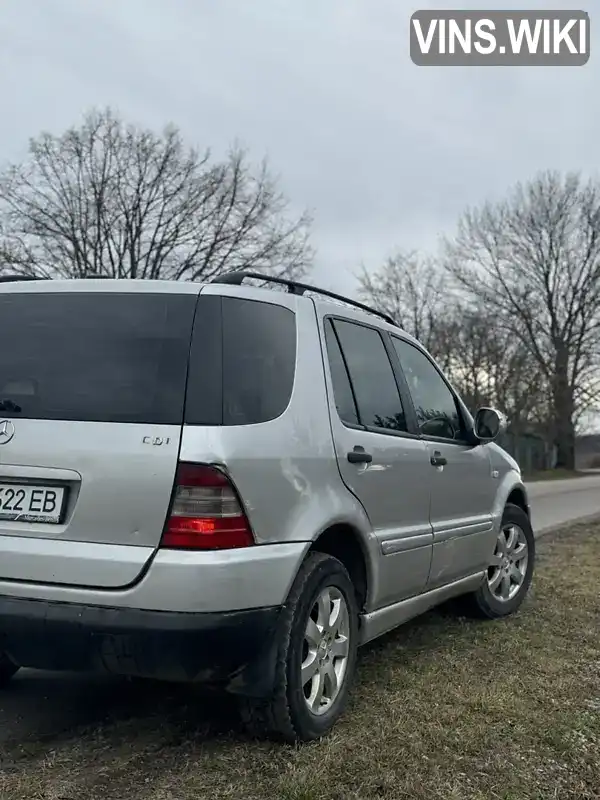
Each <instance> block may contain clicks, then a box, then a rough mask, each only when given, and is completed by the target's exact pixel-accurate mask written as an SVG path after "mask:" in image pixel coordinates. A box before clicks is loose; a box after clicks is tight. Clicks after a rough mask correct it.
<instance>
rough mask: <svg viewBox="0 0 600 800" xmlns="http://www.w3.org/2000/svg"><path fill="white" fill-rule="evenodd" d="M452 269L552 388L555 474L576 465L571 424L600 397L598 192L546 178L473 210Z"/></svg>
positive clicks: (574, 179) (571, 179)
mask: <svg viewBox="0 0 600 800" xmlns="http://www.w3.org/2000/svg"><path fill="white" fill-rule="evenodd" d="M447 254H448V262H447V266H448V269H449V271H450V273H451V275H452V276H453V277H454V279H455V280H457V281H458V283H459V285H460V286H461V287H462V288H463V290H465V292H466V294H467V296H468V297H470V298H471V299H472V301H477V302H478V303H481V304H483V305H484V306H485V307H486V308H488V309H490V311H492V312H493V313H494V314H495V316H496V318H497V320H498V325H499V326H500V327H502V328H504V329H506V330H509V331H510V332H511V333H512V334H513V335H514V336H515V337H517V338H518V339H519V340H520V341H521V342H522V343H523V345H524V346H525V347H526V349H527V351H528V352H529V353H530V354H531V356H532V357H533V359H534V360H535V363H536V365H537V367H538V368H539V371H540V372H541V375H542V377H543V380H544V381H545V382H546V384H547V386H548V391H549V394H550V398H551V404H552V409H551V411H552V423H553V424H552V427H553V431H552V433H553V437H554V441H555V444H556V447H557V466H559V467H566V468H569V469H572V468H573V467H574V463H575V425H576V421H577V414H578V413H580V412H582V411H584V410H585V407H586V406H589V403H590V402H591V401H592V398H593V396H595V393H596V390H597V384H596V385H594V375H596V376H597V368H598V354H599V353H600V186H599V185H598V183H597V182H596V181H588V182H583V181H582V179H581V178H580V176H578V175H575V174H569V175H567V176H566V177H565V178H563V177H561V176H560V175H558V174H556V173H544V174H541V175H539V176H538V177H537V178H535V179H534V180H532V181H531V182H529V183H527V184H524V185H522V184H520V185H518V186H517V187H516V188H515V189H514V191H513V192H512V193H511V195H510V196H509V198H508V199H507V200H506V201H504V202H499V203H495V204H486V205H485V206H483V208H481V209H479V210H474V211H467V212H466V213H465V214H464V215H463V217H462V219H461V220H460V224H459V229H458V233H457V236H456V238H455V239H454V240H453V241H451V242H449V243H448V247H447Z"/></svg>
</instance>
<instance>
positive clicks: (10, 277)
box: [0, 275, 47, 283]
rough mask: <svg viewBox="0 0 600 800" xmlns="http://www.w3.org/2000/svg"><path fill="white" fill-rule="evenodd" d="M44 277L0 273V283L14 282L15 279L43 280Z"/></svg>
mask: <svg viewBox="0 0 600 800" xmlns="http://www.w3.org/2000/svg"><path fill="white" fill-rule="evenodd" d="M45 280H47V279H46V278H36V277H35V276H34V275H0V283H15V282H16V281H45Z"/></svg>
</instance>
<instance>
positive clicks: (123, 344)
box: [0, 292, 196, 424]
mask: <svg viewBox="0 0 600 800" xmlns="http://www.w3.org/2000/svg"><path fill="white" fill-rule="evenodd" d="M195 303H196V297H195V296H193V295H159V294H146V293H139V294H137V293H136V294H115V293H112V292H110V293H95V292H90V293H87V292H86V293H79V292H72V293H71V292H69V293H65V294H58V293H56V294H55V293H53V292H48V293H44V294H29V293H22V294H21V293H14V294H12V293H2V294H0V341H1V342H2V347H0V415H1V416H3V417H26V418H34V419H55V420H84V421H97V422H145V423H152V424H181V421H182V415H183V401H184V396H185V379H186V368H187V358H188V352H189V342H190V334H191V328H192V319H193V315H194V307H195Z"/></svg>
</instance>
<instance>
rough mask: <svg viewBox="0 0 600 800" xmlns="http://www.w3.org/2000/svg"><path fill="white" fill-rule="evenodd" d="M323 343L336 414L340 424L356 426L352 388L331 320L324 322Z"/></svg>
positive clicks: (356, 419)
mask: <svg viewBox="0 0 600 800" xmlns="http://www.w3.org/2000/svg"><path fill="white" fill-rule="evenodd" d="M325 341H326V344H327V355H328V358H329V369H330V371H331V382H332V384H333V395H334V400H335V405H336V408H337V411H338V414H339V416H340V419H341V420H342V422H347V423H348V424H349V425H357V424H358V414H357V411H356V404H355V402H354V396H353V394H352V387H351V385H350V379H349V377H348V371H347V370H346V365H345V364H344V359H343V356H342V351H341V350H340V345H339V342H338V340H337V336H336V335H335V331H334V329H333V325H332V323H331V320H326V322H325Z"/></svg>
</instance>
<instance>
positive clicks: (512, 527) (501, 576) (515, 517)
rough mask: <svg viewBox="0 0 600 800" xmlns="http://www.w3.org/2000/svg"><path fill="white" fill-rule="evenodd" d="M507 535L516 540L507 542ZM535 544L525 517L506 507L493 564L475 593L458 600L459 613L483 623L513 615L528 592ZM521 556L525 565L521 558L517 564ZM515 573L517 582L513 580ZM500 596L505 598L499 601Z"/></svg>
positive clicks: (521, 513)
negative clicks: (482, 619) (513, 536)
mask: <svg viewBox="0 0 600 800" xmlns="http://www.w3.org/2000/svg"><path fill="white" fill-rule="evenodd" d="M511 531H514V532H515V533H514V535H515V536H516V537H517V539H516V540H512V539H511V538H510V537H511V536H512V535H513V534H512V533H511ZM535 544H536V543H535V536H534V533H533V528H532V527H531V521H530V519H529V517H528V516H527V514H526V513H525V511H523V509H522V508H519V506H515V505H512V504H510V503H509V504H508V505H507V506H506V508H505V509H504V514H503V515H502V522H501V525H500V533H499V535H498V541H497V543H496V548H495V551H494V556H493V563H492V564H491V565H490V566H489V568H488V569H487V570H486V575H485V578H484V580H483V582H482V584H481V586H480V587H479V589H478V590H477V591H476V592H474V593H472V594H469V595H466V596H465V597H464V598H461V599H462V601H463V602H462V604H461V605H462V608H463V610H464V611H465V612H466V613H468V614H470V615H471V616H476V617H480V618H484V619H502V618H503V617H508V616H510V615H511V614H514V613H515V612H516V611H517V610H518V609H519V608H520V606H521V604H522V603H523V601H524V600H525V598H526V597H527V593H528V592H529V587H530V585H531V580H532V578H533V572H534V568H535ZM513 546H514V549H512V550H511V548H512V547H513ZM524 553H526V558H527V560H526V562H525V563H524V560H523V558H521V560H520V561H519V556H521V555H522V554H524ZM513 568H514V569H513ZM517 572H519V573H520V578H517V580H515V578H514V575H516V574H517ZM519 580H520V581H521V582H520V583H518V581H519ZM507 587H508V590H507ZM502 594H504V595H505V597H501V595H502Z"/></svg>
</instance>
